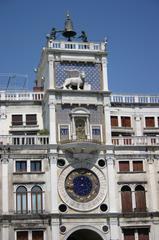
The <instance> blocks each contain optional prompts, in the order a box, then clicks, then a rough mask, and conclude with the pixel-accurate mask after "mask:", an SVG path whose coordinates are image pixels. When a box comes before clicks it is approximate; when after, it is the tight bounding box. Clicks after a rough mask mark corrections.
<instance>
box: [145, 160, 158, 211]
mask: <svg viewBox="0 0 159 240" xmlns="http://www.w3.org/2000/svg"><path fill="white" fill-rule="evenodd" d="M147 163H148V190H149V191H148V192H149V195H148V196H149V198H150V199H149V202H150V203H151V206H150V208H151V211H153V212H156V211H158V196H157V193H158V191H157V179H156V170H155V169H156V168H155V159H154V158H153V156H152V157H151V156H150V157H149V158H148V159H147ZM148 196H146V197H148Z"/></svg>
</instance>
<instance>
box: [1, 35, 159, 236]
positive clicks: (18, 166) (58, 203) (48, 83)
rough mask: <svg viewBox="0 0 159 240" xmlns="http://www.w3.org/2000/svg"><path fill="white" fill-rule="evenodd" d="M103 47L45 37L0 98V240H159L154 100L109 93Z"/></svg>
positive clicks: (158, 120)
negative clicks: (30, 85)
mask: <svg viewBox="0 0 159 240" xmlns="http://www.w3.org/2000/svg"><path fill="white" fill-rule="evenodd" d="M106 46H107V43H104V42H101V43H94V42H79V41H78V42H76V41H75V42H70V41H63V40H56V39H55V38H51V37H50V38H48V40H47V44H46V47H45V48H43V50H42V55H41V59H40V64H39V66H38V69H37V82H36V87H35V88H34V91H33V92H26V91H25V92H11V91H1V92H0V158H1V161H0V193H1V194H0V239H2V240H11V239H13V240H75V239H77V240H87V239H88V240H104V239H105V240H158V236H159V160H158V158H159V148H158V146H159V136H158V135H159V96H144V95H140V96H138V95H115V94H112V93H111V92H110V91H109V90H108V80H107V49H106Z"/></svg>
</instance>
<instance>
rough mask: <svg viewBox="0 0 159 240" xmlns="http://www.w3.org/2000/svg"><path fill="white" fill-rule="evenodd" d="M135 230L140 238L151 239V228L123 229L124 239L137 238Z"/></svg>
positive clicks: (132, 239) (133, 239) (142, 239)
mask: <svg viewBox="0 0 159 240" xmlns="http://www.w3.org/2000/svg"><path fill="white" fill-rule="evenodd" d="M135 232H136V233H137V239H138V240H149V229H148V228H139V229H123V235H124V240H135Z"/></svg>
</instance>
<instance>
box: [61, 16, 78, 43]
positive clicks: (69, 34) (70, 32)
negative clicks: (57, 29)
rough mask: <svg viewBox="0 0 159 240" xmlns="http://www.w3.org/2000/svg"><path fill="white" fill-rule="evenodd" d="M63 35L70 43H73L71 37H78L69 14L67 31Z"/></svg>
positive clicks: (66, 25) (66, 22)
mask: <svg viewBox="0 0 159 240" xmlns="http://www.w3.org/2000/svg"><path fill="white" fill-rule="evenodd" d="M62 35H63V36H64V37H66V38H68V41H71V37H74V36H75V35H76V32H75V31H73V23H72V20H71V18H70V15H69V14H67V18H66V21H65V30H64V31H63V34H62Z"/></svg>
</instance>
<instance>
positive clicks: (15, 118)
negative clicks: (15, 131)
mask: <svg viewBox="0 0 159 240" xmlns="http://www.w3.org/2000/svg"><path fill="white" fill-rule="evenodd" d="M20 125H23V116H22V115H21V114H19V115H12V126H20Z"/></svg>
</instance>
